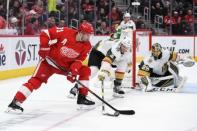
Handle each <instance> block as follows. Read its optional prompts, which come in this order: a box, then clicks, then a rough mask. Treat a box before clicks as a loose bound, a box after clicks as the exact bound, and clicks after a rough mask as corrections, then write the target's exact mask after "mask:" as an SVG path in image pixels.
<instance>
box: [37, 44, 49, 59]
mask: <svg viewBox="0 0 197 131" xmlns="http://www.w3.org/2000/svg"><path fill="white" fill-rule="evenodd" d="M49 52H50V48H49V47H40V50H39V51H38V54H39V56H40V57H42V58H43V59H45V57H46V56H48V55H49Z"/></svg>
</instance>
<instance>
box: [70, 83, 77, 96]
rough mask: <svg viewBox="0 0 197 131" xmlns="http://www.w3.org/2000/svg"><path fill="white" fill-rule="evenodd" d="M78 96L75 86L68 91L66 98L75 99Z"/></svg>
mask: <svg viewBox="0 0 197 131" xmlns="http://www.w3.org/2000/svg"><path fill="white" fill-rule="evenodd" d="M77 94H78V85H77V84H75V85H74V87H73V88H71V89H70V92H69V95H68V98H75V97H76V96H77Z"/></svg>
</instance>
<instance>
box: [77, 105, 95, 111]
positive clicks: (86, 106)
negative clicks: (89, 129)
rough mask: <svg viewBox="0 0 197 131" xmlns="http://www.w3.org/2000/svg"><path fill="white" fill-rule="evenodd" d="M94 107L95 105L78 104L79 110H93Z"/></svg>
mask: <svg viewBox="0 0 197 131" xmlns="http://www.w3.org/2000/svg"><path fill="white" fill-rule="evenodd" d="M94 108H95V105H78V107H77V110H91V109H94Z"/></svg>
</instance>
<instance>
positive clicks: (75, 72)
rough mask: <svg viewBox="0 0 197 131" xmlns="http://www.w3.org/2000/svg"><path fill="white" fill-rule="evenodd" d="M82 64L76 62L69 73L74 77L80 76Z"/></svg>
mask: <svg viewBox="0 0 197 131" xmlns="http://www.w3.org/2000/svg"><path fill="white" fill-rule="evenodd" d="M81 66H82V63H81V61H75V62H73V63H72V64H71V65H70V68H69V71H70V72H71V73H72V75H75V76H76V75H78V74H79V69H80V68H81Z"/></svg>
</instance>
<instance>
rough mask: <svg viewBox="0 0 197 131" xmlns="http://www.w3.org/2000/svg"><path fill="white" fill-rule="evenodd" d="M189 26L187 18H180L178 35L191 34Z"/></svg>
mask: <svg viewBox="0 0 197 131" xmlns="http://www.w3.org/2000/svg"><path fill="white" fill-rule="evenodd" d="M191 32H192V30H191V26H190V25H189V23H188V22H187V20H185V19H182V20H181V22H180V25H179V28H178V33H179V35H191Z"/></svg>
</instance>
